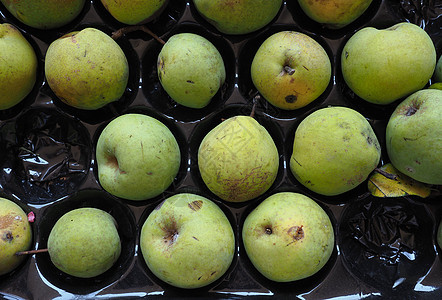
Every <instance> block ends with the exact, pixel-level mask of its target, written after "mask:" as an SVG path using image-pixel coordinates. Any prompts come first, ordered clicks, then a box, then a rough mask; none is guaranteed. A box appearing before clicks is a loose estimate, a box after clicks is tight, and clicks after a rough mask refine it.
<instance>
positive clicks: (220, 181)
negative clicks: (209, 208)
mask: <svg viewBox="0 0 442 300" xmlns="http://www.w3.org/2000/svg"><path fill="white" fill-rule="evenodd" d="M198 168H199V170H200V173H201V177H202V179H203V181H204V183H205V184H206V185H207V187H208V188H209V189H210V190H211V191H212V192H213V193H214V194H215V195H217V196H218V197H220V198H221V199H223V200H226V201H229V202H243V201H247V200H250V199H253V198H256V197H258V196H260V195H262V194H263V193H265V192H266V191H267V190H268V189H269V188H270V186H271V185H272V184H273V182H274V181H275V178H276V175H277V173H278V168H279V155H278V149H277V148H276V145H275V143H274V141H273V139H272V137H271V136H270V134H269V133H268V132H267V130H266V129H265V128H264V127H263V126H261V125H260V124H259V123H258V122H257V121H256V120H255V119H253V118H252V117H249V116H235V117H231V118H229V119H227V120H225V121H223V122H222V123H221V124H219V125H218V126H216V127H215V128H214V129H212V130H211V131H210V132H209V133H208V134H207V135H206V136H205V137H204V139H203V141H202V142H201V144H200V147H199V150H198Z"/></svg>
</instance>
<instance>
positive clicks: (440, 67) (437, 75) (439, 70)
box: [434, 55, 442, 82]
mask: <svg viewBox="0 0 442 300" xmlns="http://www.w3.org/2000/svg"><path fill="white" fill-rule="evenodd" d="M434 81H435V82H442V55H441V56H440V57H439V59H438V60H437V64H436V69H435V70H434Z"/></svg>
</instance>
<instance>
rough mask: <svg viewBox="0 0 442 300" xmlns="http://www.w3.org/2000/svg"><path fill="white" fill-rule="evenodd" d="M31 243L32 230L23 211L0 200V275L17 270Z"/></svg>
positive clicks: (11, 202)
mask: <svg viewBox="0 0 442 300" xmlns="http://www.w3.org/2000/svg"><path fill="white" fill-rule="evenodd" d="M31 243H32V229H31V225H30V224H29V221H28V217H27V216H26V213H25V212H24V211H23V209H22V208H21V207H20V206H18V205H17V204H16V203H14V202H13V201H11V200H9V199H5V198H0V275H3V274H6V273H9V272H11V271H12V270H14V269H15V268H17V267H18V266H19V265H20V264H21V263H22V262H23V260H24V259H25V256H18V255H15V254H16V253H17V252H21V251H27V250H29V248H30V247H31Z"/></svg>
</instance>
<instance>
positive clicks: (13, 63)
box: [0, 23, 38, 110]
mask: <svg viewBox="0 0 442 300" xmlns="http://www.w3.org/2000/svg"><path fill="white" fill-rule="evenodd" d="M37 66H38V62H37V56H36V55H35V52H34V49H33V48H32V46H31V45H30V44H29V42H28V41H27V40H26V39H25V37H24V36H23V35H22V34H21V32H20V31H19V30H18V29H17V28H15V27H14V26H13V25H11V24H7V23H3V24H0V110H3V109H8V108H11V107H13V106H14V105H16V104H18V103H19V102H20V101H22V100H23V99H24V98H25V97H26V96H27V95H28V94H29V93H30V92H31V90H32V88H33V87H34V84H35V81H36V78H37Z"/></svg>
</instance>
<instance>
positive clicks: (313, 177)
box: [290, 107, 381, 196]
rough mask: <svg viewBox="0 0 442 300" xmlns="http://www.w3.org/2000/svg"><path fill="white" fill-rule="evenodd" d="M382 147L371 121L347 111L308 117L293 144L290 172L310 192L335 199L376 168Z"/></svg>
mask: <svg viewBox="0 0 442 300" xmlns="http://www.w3.org/2000/svg"><path fill="white" fill-rule="evenodd" d="M380 156H381V147H380V145H379V142H378V139H377V137H376V135H375V133H374V132H373V129H372V128H371V126H370V124H369V123H368V121H367V120H366V119H365V118H364V116H362V115H361V114H360V113H358V112H357V111H355V110H353V109H350V108H347V107H327V108H322V109H319V110H317V111H315V112H313V113H311V114H310V115H308V116H307V117H306V118H305V119H304V120H303V121H302V122H301V123H300V124H299V126H298V128H297V129H296V132H295V138H294V141H293V153H292V156H291V158H290V169H291V171H292V173H293V175H294V176H295V177H296V179H297V180H298V181H299V182H300V183H301V184H303V185H304V186H305V187H307V188H308V189H310V190H312V191H314V192H316V193H318V194H322V195H326V196H333V195H339V194H342V193H344V192H347V191H349V190H351V189H353V188H355V187H356V186H358V185H359V184H360V183H362V182H363V181H364V180H365V179H367V177H368V175H370V173H371V172H372V171H373V170H374V169H375V168H376V166H377V165H378V163H379V159H380Z"/></svg>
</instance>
